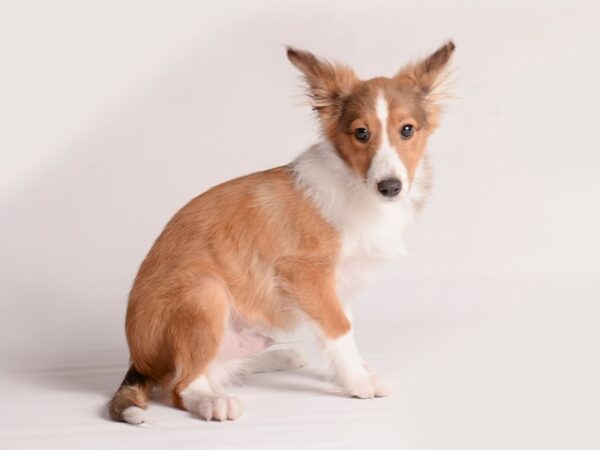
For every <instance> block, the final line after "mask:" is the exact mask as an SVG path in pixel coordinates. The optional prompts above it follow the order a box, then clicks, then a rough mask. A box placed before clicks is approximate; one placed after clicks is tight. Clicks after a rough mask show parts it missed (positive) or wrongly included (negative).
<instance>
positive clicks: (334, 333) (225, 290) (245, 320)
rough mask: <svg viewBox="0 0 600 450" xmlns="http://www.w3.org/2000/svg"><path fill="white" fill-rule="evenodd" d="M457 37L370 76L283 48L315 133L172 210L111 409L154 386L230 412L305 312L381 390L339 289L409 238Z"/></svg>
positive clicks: (340, 370) (137, 309)
mask: <svg viewBox="0 0 600 450" xmlns="http://www.w3.org/2000/svg"><path fill="white" fill-rule="evenodd" d="M454 48H455V46H454V43H453V42H452V41H448V42H447V43H446V44H445V45H443V46H442V47H440V48H439V49H438V50H437V51H435V52H434V53H433V54H431V55H430V56H428V57H427V58H424V59H423V60H421V61H418V62H416V63H411V64H408V65H406V66H405V67H404V68H402V69H401V70H400V71H399V72H398V73H397V74H396V75H395V76H393V77H391V78H385V77H378V78H373V79H369V80H361V79H359V78H358V77H357V76H356V75H355V73H354V72H353V71H352V70H351V69H350V68H348V67H347V66H344V65H340V64H332V63H330V62H327V61H326V60H323V59H320V58H318V57H316V56H314V55H313V54H311V53H309V52H307V51H302V50H298V49H295V48H292V47H288V48H287V57H288V59H289V61H290V62H291V63H292V64H293V65H294V66H295V67H296V68H298V69H299V70H300V72H301V73H302V75H303V80H304V82H305V84H306V88H307V94H308V99H309V101H310V104H311V106H312V108H313V110H314V111H315V112H316V115H317V116H318V121H319V124H320V130H321V134H322V141H321V142H319V143H317V144H316V145H314V146H312V147H310V148H309V149H308V150H306V151H305V152H304V153H302V154H300V156H298V157H297V159H295V160H294V161H293V162H292V163H290V164H289V165H286V166H283V167H277V168H274V169H270V170H266V171H263V172H258V173H253V174H251V175H247V176H243V177H241V178H237V179H234V180H231V181H228V182H225V183H223V184H220V185H218V186H216V187H213V188H212V189H210V190H208V191H207V192H205V193H203V194H201V195H199V196H198V197H196V198H194V199H193V200H191V201H190V202H189V203H188V204H187V205H185V206H184V207H183V208H182V209H181V210H180V211H179V212H177V213H176V214H175V216H173V218H172V219H171V220H170V221H169V223H168V224H167V226H166V227H165V229H164V230H163V232H162V233H161V234H160V236H159V237H158V239H157V240H156V241H155V243H154V245H153V246H152V248H151V249H150V252H149V253H148V255H147V256H146V258H145V260H144V261H143V262H142V264H141V266H140V269H139V272H138V274H137V276H136V278H135V281H134V284H133V287H132V289H131V293H130V295H129V303H128V309H127V315H126V334H127V341H128V344H129V349H130V353H131V365H130V368H129V370H128V372H127V374H126V376H125V379H124V380H123V382H122V384H121V386H120V387H119V388H118V390H117V392H116V393H115V395H114V397H113V399H112V400H111V401H110V403H109V412H110V416H111V418H112V419H114V420H120V421H125V422H129V423H132V424H140V423H143V422H144V421H146V420H147V412H146V408H147V403H148V397H149V395H150V393H151V391H152V389H153V387H154V386H161V387H162V388H163V389H164V390H166V391H168V392H171V393H172V397H173V403H174V405H175V406H177V407H179V408H182V409H184V410H187V411H189V412H191V413H193V414H195V415H197V416H199V417H200V418H201V419H204V420H207V421H208V420H216V421H225V420H235V419H237V418H238V417H239V416H240V414H241V405H240V402H239V400H238V399H237V398H236V397H233V396H230V395H227V394H226V393H225V390H224V387H225V386H226V384H227V382H228V381H229V379H230V377H231V376H232V375H234V374H236V373H239V372H244V371H270V370H288V369H295V368H298V367H300V366H302V365H303V360H302V357H301V356H300V355H299V354H298V353H297V352H295V351H293V350H284V349H278V350H273V349H270V350H268V351H265V350H266V349H267V348H268V347H269V346H270V345H271V344H272V343H273V342H274V341H273V339H274V336H276V335H277V334H278V333H282V332H289V331H291V330H293V329H294V328H296V327H298V326H299V325H301V324H304V323H309V324H310V325H311V326H312V328H313V329H314V330H315V334H316V336H317V337H318V340H319V341H320V342H321V344H322V347H323V349H324V351H325V354H326V355H327V357H328V359H329V361H330V362H331V366H332V371H333V374H334V376H335V381H336V382H337V383H338V384H339V386H340V388H341V389H343V391H344V392H345V393H346V394H347V395H348V396H350V397H358V398H363V399H365V398H373V397H381V396H386V395H388V394H389V393H390V386H389V384H388V383H387V382H386V381H385V380H384V378H382V377H381V376H380V375H379V374H378V373H377V372H376V371H375V370H374V369H373V368H371V367H370V366H369V365H367V364H366V363H365V362H364V361H363V359H362V357H361V355H360V354H359V351H358V348H357V346H356V343H355V339H354V335H353V329H352V315H351V311H350V307H349V304H348V300H347V299H348V297H349V295H350V294H351V293H352V292H354V291H355V290H356V289H357V287H358V285H359V284H361V280H364V279H366V278H368V273H369V272H370V271H371V269H372V268H373V267H375V266H376V265H377V262H378V261H381V260H388V259H392V258H397V257H399V256H401V255H403V254H404V253H405V250H404V244H403V238H402V231H403V229H404V227H405V226H406V225H407V224H408V223H409V222H410V221H411V219H412V218H413V217H414V216H415V214H416V213H417V212H418V211H419V210H420V209H421V208H422V206H423V204H424V202H425V200H426V197H427V194H428V192H429V186H430V168H429V163H428V159H427V157H426V154H425V150H426V144H427V140H428V137H429V136H430V134H431V133H432V132H433V131H434V129H435V128H436V127H437V125H438V119H439V116H440V102H439V100H440V98H442V96H443V86H444V80H445V79H446V78H447V77H446V75H447V72H448V70H447V69H448V66H449V64H448V63H449V60H450V59H451V56H452V54H453V52H454Z"/></svg>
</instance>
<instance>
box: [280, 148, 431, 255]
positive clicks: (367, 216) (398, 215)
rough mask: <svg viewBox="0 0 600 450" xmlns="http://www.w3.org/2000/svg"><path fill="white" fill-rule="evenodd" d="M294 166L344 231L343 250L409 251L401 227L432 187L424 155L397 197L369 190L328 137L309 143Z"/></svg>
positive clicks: (298, 183) (305, 187)
mask: <svg viewBox="0 0 600 450" xmlns="http://www.w3.org/2000/svg"><path fill="white" fill-rule="evenodd" d="M291 167H292V170H293V173H294V177H295V182H296V186H297V187H298V189H300V190H302V191H303V192H304V193H305V195H307V196H308V197H309V198H310V199H311V200H312V201H313V203H314V205H315V206H316V207H317V208H318V209H319V211H320V213H321V215H322V216H323V218H324V219H325V220H326V221H327V222H329V223H330V224H331V225H333V226H334V227H335V228H336V229H337V230H338V231H339V232H340V234H341V236H342V241H343V248H342V253H348V254H350V253H354V252H355V250H356V249H357V248H360V249H361V250H362V252H363V253H364V252H366V253H369V254H373V253H376V254H381V256H384V257H395V256H399V255H401V254H404V253H405V249H404V245H403V243H402V234H403V233H402V230H403V228H404V227H405V226H406V225H407V224H408V223H410V222H411V220H412V219H413V217H414V215H415V213H416V212H417V211H418V210H419V209H420V208H421V206H422V204H423V203H424V200H425V198H426V196H427V193H428V190H429V189H428V186H429V182H428V175H429V170H428V165H427V161H426V160H424V161H423V162H422V163H421V166H420V167H419V168H418V169H417V172H416V174H415V177H414V180H413V182H412V183H411V186H410V187H409V189H407V191H406V192H404V193H402V194H401V197H400V198H398V199H396V200H394V201H387V200H386V199H385V198H383V197H382V196H381V195H380V194H378V193H377V192H375V191H372V190H370V189H368V187H367V185H366V184H365V183H364V181H363V180H362V179H361V178H360V176H358V175H357V174H356V173H355V172H354V171H353V170H352V169H351V168H350V167H349V166H348V165H347V164H346V163H345V162H344V161H343V160H342V159H341V158H340V156H339V155H338V153H337V152H336V150H335V148H333V147H332V145H331V144H329V143H327V142H321V143H319V144H316V145H314V146H312V147H310V148H309V149H308V150H306V151H305V152H303V153H302V154H301V155H300V156H299V157H298V158H297V159H296V160H295V161H294V162H293V163H292V164H291Z"/></svg>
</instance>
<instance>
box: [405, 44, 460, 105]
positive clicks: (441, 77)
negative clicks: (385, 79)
mask: <svg viewBox="0 0 600 450" xmlns="http://www.w3.org/2000/svg"><path fill="white" fill-rule="evenodd" d="M455 48H456V46H455V45H454V42H452V41H448V42H446V44H444V45H443V46H441V47H440V48H438V49H437V50H436V51H435V52H434V53H432V54H431V55H429V56H428V57H427V58H425V59H423V60H421V61H419V62H417V63H415V64H411V65H409V66H408V67H405V68H403V69H402V70H400V72H398V74H397V75H396V78H398V79H410V80H411V81H412V82H413V83H414V84H415V86H416V87H417V89H418V90H419V91H421V93H422V94H423V95H425V96H426V97H427V98H428V99H429V100H431V101H436V100H439V99H441V98H443V97H445V96H446V95H447V93H446V92H445V84H446V81H447V79H448V66H449V64H448V63H449V61H450V58H451V56H452V54H453V53H454V49H455Z"/></svg>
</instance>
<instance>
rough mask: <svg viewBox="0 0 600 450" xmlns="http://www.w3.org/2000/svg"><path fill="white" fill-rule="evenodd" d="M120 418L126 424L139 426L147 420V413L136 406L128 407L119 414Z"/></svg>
mask: <svg viewBox="0 0 600 450" xmlns="http://www.w3.org/2000/svg"><path fill="white" fill-rule="evenodd" d="M121 417H122V418H123V420H124V421H125V422H127V423H131V424H133V425H141V424H142V423H144V422H146V421H147V420H148V412H147V411H146V410H144V409H142V408H139V407H137V406H130V407H129V408H127V409H125V410H124V411H123V412H122V413H121Z"/></svg>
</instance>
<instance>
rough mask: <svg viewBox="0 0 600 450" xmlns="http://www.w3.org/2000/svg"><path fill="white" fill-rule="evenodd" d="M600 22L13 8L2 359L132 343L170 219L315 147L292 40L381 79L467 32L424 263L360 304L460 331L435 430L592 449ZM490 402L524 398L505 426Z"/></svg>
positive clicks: (336, 5)
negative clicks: (134, 303)
mask: <svg viewBox="0 0 600 450" xmlns="http://www.w3.org/2000/svg"><path fill="white" fill-rule="evenodd" d="M599 30H600V8H599V7H598V3H597V2H594V1H584V0H580V1H564V2H553V1H548V2H541V1H538V2H533V1H522V0H520V1H513V2H506V1H504V2H475V1H473V2H468V1H464V0H459V1H453V2H441V1H422V2H404V1H387V2H386V1H370V2H368V3H367V2H364V1H362V2H361V1H347V0H345V1H341V0H340V1H329V2H316V1H286V2H276V1H261V2H234V1H229V2H219V1H203V2H193V1H189V2H131V1H128V2H117V1H105V2H96V3H93V4H92V3H91V2H76V1H73V2H66V1H59V2H27V1H24V2H13V3H12V4H10V3H8V2H7V3H3V4H2V5H1V6H0V54H1V55H2V60H1V61H0V64H1V66H2V67H1V70H0V81H1V83H0V124H1V125H0V128H1V131H0V157H1V159H0V214H1V216H0V217H1V220H0V236H1V238H0V239H1V242H0V249H1V251H0V269H1V270H0V277H1V278H0V295H1V300H0V301H1V302H2V303H1V306H2V313H1V315H0V333H1V339H0V356H1V360H0V361H1V362H2V368H10V369H14V368H15V367H35V366H61V365H62V366H64V365H69V364H78V363H81V364H85V363H89V362H90V358H92V356H91V355H94V356H93V358H101V356H98V355H103V353H102V352H105V351H106V352H109V351H117V352H120V353H119V354H120V355H122V356H123V358H126V347H125V340H124V333H123V321H124V312H125V307H126V297H127V293H128V289H129V287H130V285H131V282H132V280H133V277H134V276H135V273H136V270H137V267H138V265H139V263H140V262H141V260H142V258H143V257H144V255H145V253H146V252H147V250H148V249H149V247H150V245H151V243H152V241H153V239H154V238H155V237H156V236H157V235H158V233H159V232H160V230H161V228H162V227H163V226H164V224H165V223H166V221H167V220H168V219H169V217H170V216H171V215H172V214H173V213H174V212H175V211H176V210H177V209H178V208H179V207H181V206H182V205H183V204H184V203H186V202H187V201H188V200H189V199H190V198H191V197H193V196H195V195H197V194H198V193H200V192H202V191H204V190H205V189H207V188H209V187H210V186H212V185H214V184H216V183H219V182H222V181H225V180H227V179H229V178H232V177H235V176H239V175H242V174H245V173H248V172H252V171H256V170H260V169H264V168H269V167H272V166H275V165H281V164H285V163H287V162H289V161H290V160H292V159H293V158H294V157H295V155H297V154H298V153H299V152H300V151H302V150H303V149H304V148H305V147H306V146H308V145H309V144H311V143H312V142H314V141H315V139H316V138H317V132H316V125H315V121H314V119H313V118H312V116H311V112H310V111H309V109H308V108H307V107H305V106H302V102H303V98H302V97H301V88H300V87H299V77H298V74H297V72H296V71H295V69H294V68H293V67H292V66H291V65H290V64H289V63H288V62H287V60H286V58H285V52H284V44H293V45H295V46H298V47H301V48H307V49H309V50H311V51H313V52H315V53H317V54H319V55H322V56H324V57H328V58H331V59H335V60H340V61H343V62H346V63H348V64H349V65H351V66H353V67H354V68H355V69H356V71H357V73H358V74H359V76H362V77H365V78H367V77H372V76H377V75H381V74H383V75H392V74H393V73H394V72H395V71H396V70H397V69H398V68H399V67H400V66H401V65H402V64H403V63H405V62H407V61H409V60H412V59H414V58H417V57H421V56H424V55H426V54H427V53H428V52H430V51H433V50H434V49H436V48H437V46H439V45H440V44H442V43H443V41H445V40H446V39H448V38H452V39H454V41H455V42H456V45H457V51H456V55H455V59H454V64H453V65H454V67H455V71H454V79H455V83H454V94H455V97H456V98H455V99H454V100H452V101H450V102H448V106H447V109H446V113H445V115H444V117H443V120H442V125H441V128H440V129H439V131H438V132H437V133H436V135H435V137H434V138H433V139H432V141H431V143H430V154H431V155H432V157H433V162H434V166H435V169H436V179H435V189H434V192H433V195H432V198H431V201H430V203H429V205H428V207H427V209H426V211H425V213H424V214H423V215H422V217H421V218H420V219H419V221H418V223H417V224H415V226H414V227H413V228H412V230H411V232H410V235H409V240H408V247H409V249H410V251H411V254H412V256H411V258H409V259H407V260H403V261H400V262H398V263H397V264H393V265H391V266H390V267H388V268H387V269H386V270H385V271H384V274H383V276H382V277H381V279H380V281H379V282H378V283H377V284H376V285H375V286H373V287H372V288H370V289H367V290H365V292H364V293H362V294H361V295H360V297H361V298H360V300H359V301H358V304H357V312H356V316H357V322H358V327H359V329H360V328H363V329H367V328H369V327H371V328H372V327H388V328H393V329H396V330H405V331H406V330H415V329H418V330H420V331H419V333H422V335H427V333H428V332H427V330H438V331H439V330H446V329H452V330H454V332H453V334H452V336H453V338H452V339H449V340H446V339H438V340H434V341H433V342H434V344H431V343H430V344H429V347H428V348H429V351H433V352H434V353H435V354H436V355H438V356H437V357H435V358H432V359H431V361H429V362H428V364H430V369H431V371H430V372H428V373H437V372H438V370H439V371H441V372H443V373H445V374H446V376H444V377H443V378H436V379H435V383H433V382H432V383H427V378H426V377H425V378H424V381H423V384H422V385H421V387H422V388H423V392H426V394H425V397H426V398H429V401H425V402H424V403H420V404H419V403H415V405H414V408H415V417H417V418H419V417H422V418H424V420H423V421H421V422H419V423H420V425H419V426H423V427H425V426H426V424H429V425H431V426H432V427H433V428H434V429H436V430H437V431H438V432H439V433H441V434H440V436H443V437H444V439H451V437H452V436H454V435H455V434H456V435H462V433H463V432H466V431H457V430H464V429H463V428H461V427H460V426H457V423H458V422H459V421H460V422H461V423H462V421H463V420H464V421H467V422H470V423H478V426H477V427H476V428H477V429H478V430H480V431H481V433H484V432H485V433H488V432H489V433H500V434H502V433H501V432H500V431H498V430H499V429H496V428H495V427H496V426H497V424H498V423H501V422H502V421H503V420H508V419H507V418H508V417H509V416H510V417H511V419H510V420H514V423H513V422H511V423H512V425H514V427H513V428H511V429H512V432H510V433H513V434H514V433H517V434H518V433H521V434H522V435H523V436H524V437H523V440H522V442H525V443H526V442H528V441H527V436H533V435H535V434H536V433H537V432H538V431H539V432H540V433H544V432H545V431H543V430H547V429H553V433H554V432H556V433H559V435H560V436H562V438H563V439H564V440H560V439H558V438H557V437H556V436H552V437H549V438H548V443H563V442H564V443H568V442H570V443H572V444H574V443H578V444H579V447H577V446H575V447H572V448H576V447H577V448H587V447H585V445H587V444H589V443H590V441H589V439H588V438H587V437H586V438H585V439H584V438H583V436H584V435H585V433H583V431H585V430H586V426H588V425H590V424H591V423H593V422H592V415H591V414H592V413H591V410H587V409H586V408H587V406H588V405H590V404H592V403H591V402H592V400H594V401H595V406H594V408H595V410H596V411H597V401H598V400H599V398H598V390H597V387H595V386H596V385H597V383H595V382H593V380H594V379H596V380H597V379H598V375H599V374H598V364H597V359H598V348H597V343H598V342H600V336H599V333H598V331H597V329H596V328H597V320H598V317H599V313H600V308H599V307H598V300H600V289H599V287H598V283H599V282H598V279H599V275H600V270H599V265H598V254H599V252H600V239H599V238H598V229H599V228H600V213H599V207H598V205H599V204H600V182H599V176H598V173H599V170H600V145H599V144H600V139H599V138H598V118H599V114H598V108H599V104H600V103H599V102H600V95H599V91H600V90H599V81H598V80H599V79H600V62H599V60H598V54H600V53H599V51H600V49H599V48H598V46H599V43H600V31H599ZM432 335H435V332H432ZM431 345H433V346H434V350H432V349H431ZM415 351H417V350H415ZM94 352H95V353H94ZM434 398H436V399H437V400H436V401H437V402H438V403H436V408H435V409H434V410H428V411H425V410H426V409H427V408H428V407H430V406H432V405H433V403H432V402H433V401H434V400H432V399H434ZM484 398H485V399H486V400H484ZM440 399H443V400H447V401H441V400H440ZM463 400H464V401H463ZM521 402H522V403H521ZM457 404H463V405H467V406H464V407H463V410H461V411H462V414H459V415H458V416H457V415H456V409H455V408H454V406H456V405H457ZM449 405H454V406H452V407H451V406H449ZM490 405H494V406H490ZM551 405H554V407H555V408H556V409H554V407H552V406H551ZM419 408H423V411H420V410H419ZM486 408H489V409H490V410H494V411H498V410H500V411H504V410H503V409H502V408H505V410H506V411H511V413H510V414H507V415H506V416H498V417H496V416H490V417H494V419H490V420H489V421H488V420H483V419H481V415H480V414H479V411H482V410H483V411H486ZM512 408H515V409H514V410H513V409H512ZM549 410H552V411H553V413H552V414H550V413H549V412H548V411H549ZM567 411H570V412H567ZM419 413H422V416H419ZM554 413H555V414H554ZM520 414H521V415H523V417H521V416H520ZM548 414H549V415H548ZM596 414H597V413H596ZM456 417H461V418H460V419H457V418H456ZM515 417H516V419H515ZM531 417H538V418H539V417H543V418H544V419H543V420H541V421H540V422H534V423H533V424H532V423H530V422H528V421H529V420H531ZM453 418H454V419H453ZM596 418H597V416H596ZM521 419H522V420H523V423H529V424H530V425H527V426H525V425H523V427H521V425H520V424H521V423H522V422H521ZM478 420H479V421H480V422H478ZM570 420H571V422H569V421H570ZM492 423H496V425H491V424H492ZM536 424H537V425H536ZM557 424H561V425H560V426H559V425H557ZM565 424H566V425H565ZM596 424H597V422H596ZM427 426H428V425H427ZM536 427H538V428H539V430H538V428H536ZM561 427H562V428H561ZM564 427H566V428H564ZM563 428H564V430H563V431H564V433H563V434H560V433H561V431H558V430H561V429H563ZM510 433H509V434H510ZM530 433H531V434H530ZM455 437H456V436H455ZM440 439H441V438H440ZM571 439H572V441H570V440H571ZM578 439H580V440H578ZM434 441H435V438H433V437H431V438H430V444H431V445H432V446H433V445H434V444H432V443H431V442H434ZM446 442H448V441H447V440H446ZM473 442H477V441H476V440H475V441H473ZM531 442H534V441H533V440H532V441H531ZM582 444H585V445H584V446H582ZM424 448H429V447H424ZM431 448H443V447H431ZM446 448H449V447H446ZM463 448H466V447H464V446H463ZM488 448H492V447H488ZM512 448H520V447H515V446H513V447H512ZM523 448H527V447H526V446H525V447H523ZM590 448H591V447H590Z"/></svg>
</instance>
